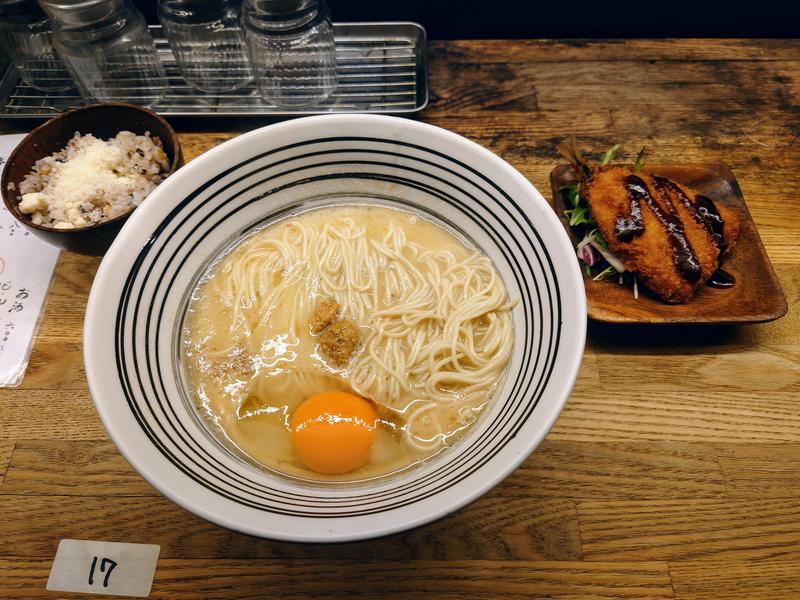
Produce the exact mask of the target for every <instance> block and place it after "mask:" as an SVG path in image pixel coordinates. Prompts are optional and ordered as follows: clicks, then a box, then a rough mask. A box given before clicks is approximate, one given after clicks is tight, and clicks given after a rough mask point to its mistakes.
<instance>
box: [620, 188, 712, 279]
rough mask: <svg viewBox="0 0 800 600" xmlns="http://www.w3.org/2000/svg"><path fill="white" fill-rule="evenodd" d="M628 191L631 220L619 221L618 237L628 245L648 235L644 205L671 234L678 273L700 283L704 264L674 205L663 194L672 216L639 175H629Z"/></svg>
mask: <svg viewBox="0 0 800 600" xmlns="http://www.w3.org/2000/svg"><path fill="white" fill-rule="evenodd" d="M625 188H626V189H627V190H628V196H629V197H630V200H631V216H630V217H628V218H625V217H622V216H620V217H617V220H616V223H615V224H614V233H615V234H616V236H617V239H619V240H620V241H621V242H627V241H630V240H631V239H633V238H634V237H636V236H639V235H642V234H643V233H644V219H643V218H642V206H641V203H642V201H644V203H645V204H647V207H648V208H649V209H650V212H652V213H653V216H655V218H656V219H657V220H658V222H659V223H661V226H662V227H663V228H664V231H666V233H667V238H668V239H669V243H670V246H672V260H673V262H674V263H675V266H676V267H677V269H678V273H680V275H681V276H682V277H683V278H684V279H686V281H697V280H698V279H700V276H701V275H702V274H703V273H702V269H701V268H700V263H699V261H698V260H697V256H696V255H695V253H694V250H693V249H692V246H691V244H690V243H689V240H688V239H687V238H686V232H685V231H684V229H683V223H681V220H680V218H679V217H678V214H677V213H676V212H675V209H674V207H673V206H672V202H670V200H669V197H668V196H666V195H665V194H661V191H660V190H659V193H660V194H661V196H662V199H663V200H664V204H665V205H666V208H667V210H668V212H665V211H664V210H662V209H661V207H660V206H659V205H658V204H657V203H656V201H655V200H654V199H653V197H652V196H651V195H650V192H649V191H648V189H647V184H646V183H645V182H644V180H643V179H642V178H641V177H637V176H636V175H628V176H627V177H625Z"/></svg>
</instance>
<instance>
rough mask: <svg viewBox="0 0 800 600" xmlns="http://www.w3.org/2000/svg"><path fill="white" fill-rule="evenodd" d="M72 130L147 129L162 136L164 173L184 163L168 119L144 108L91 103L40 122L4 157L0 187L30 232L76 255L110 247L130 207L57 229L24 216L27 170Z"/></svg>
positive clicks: (100, 133)
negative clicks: (22, 202) (21, 205)
mask: <svg viewBox="0 0 800 600" xmlns="http://www.w3.org/2000/svg"><path fill="white" fill-rule="evenodd" d="M76 131H78V132H80V133H81V134H84V135H85V134H87V133H91V134H92V135H94V136H95V137H97V138H101V139H105V140H107V139H109V138H112V137H114V136H115V135H117V134H118V133H119V132H120V131H131V132H133V133H136V134H139V135H142V134H144V133H145V132H146V131H149V132H150V134H151V135H152V136H154V137H158V138H159V139H160V140H161V143H162V145H163V147H164V152H165V153H166V155H167V159H168V161H169V170H168V172H167V175H171V174H172V173H174V172H175V171H176V170H177V169H178V168H180V167H181V166H182V165H183V153H182V152H181V147H180V144H179V142H178V136H177V135H176V134H175V131H174V130H173V129H172V127H171V126H170V124H169V123H167V122H166V121H165V120H164V119H163V118H161V117H160V116H158V115H157V114H155V113H154V112H152V111H149V110H147V109H146V108H142V107H141V106H135V105H133V104H123V103H108V104H93V105H91V106H85V107H82V108H76V109H74V110H70V111H67V112H65V113H63V114H60V115H58V116H57V117H53V118H52V119H50V120H49V121H47V122H45V123H43V124H42V125H39V127H37V128H36V129H34V130H33V131H31V132H30V133H29V134H28V135H27V136H26V137H25V138H24V139H23V140H22V141H21V142H20V144H19V145H18V146H17V147H16V148H15V149H14V151H13V152H12V153H11V156H9V157H8V161H7V162H6V166H5V170H4V171H3V177H2V180H0V190H2V195H3V201H4V202H5V204H6V207H7V208H8V211H9V212H10V213H11V214H12V215H14V218H16V219H17V220H18V221H19V222H20V223H22V224H23V225H24V226H25V227H27V228H28V229H29V230H30V231H31V232H32V233H34V234H35V235H37V236H38V237H40V238H42V239H43V240H46V241H48V242H50V243H51V244H54V245H56V246H61V247H62V248H65V249H67V250H70V251H72V252H78V253H80V254H92V255H101V254H104V253H105V251H106V250H108V247H109V246H110V245H111V242H113V241H114V238H115V237H116V235H117V233H118V232H119V230H120V229H121V228H122V225H123V224H124V223H125V220H126V219H127V218H128V217H129V216H130V214H131V212H133V210H134V209H131V210H130V211H128V212H127V213H125V214H123V215H119V216H118V217H115V218H113V219H109V220H108V221H103V222H102V223H97V224H96V225H87V226H86V227H76V228H75V229H55V228H53V227H47V226H44V225H34V224H33V223H32V222H31V220H30V219H29V218H28V216H27V215H25V214H23V213H22V212H20V210H19V206H18V205H19V202H20V194H19V185H20V182H21V181H22V180H23V179H24V178H25V176H26V175H27V174H28V173H30V171H31V169H32V168H33V165H34V163H35V162H36V161H37V160H39V159H41V158H44V157H45V156H49V155H51V154H53V153H54V152H58V151H59V150H62V149H63V148H64V147H65V146H66V145H67V142H69V140H70V139H71V138H72V137H73V136H74V135H75V132H76ZM9 184H13V188H14V189H13V190H9V188H8V186H9ZM145 202H146V200H145Z"/></svg>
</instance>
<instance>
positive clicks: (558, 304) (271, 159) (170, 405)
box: [84, 115, 586, 542]
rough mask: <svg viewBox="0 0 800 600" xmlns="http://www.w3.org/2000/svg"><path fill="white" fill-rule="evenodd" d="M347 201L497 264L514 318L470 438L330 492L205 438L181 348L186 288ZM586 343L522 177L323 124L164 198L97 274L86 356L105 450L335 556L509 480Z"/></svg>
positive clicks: (567, 278) (419, 134)
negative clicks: (406, 216)
mask: <svg viewBox="0 0 800 600" xmlns="http://www.w3.org/2000/svg"><path fill="white" fill-rule="evenodd" d="M348 202H362V203H363V202H369V203H380V204H385V205H388V206H395V207H398V208H404V209H407V210H412V211H415V212H418V213H420V214H421V215H422V216H425V217H427V218H431V219H433V220H435V221H439V222H441V223H443V224H445V225H446V226H450V227H452V228H454V229H456V230H458V231H460V232H461V233H462V234H463V235H465V236H467V237H468V238H470V239H471V240H472V242H473V243H475V244H476V245H478V246H479V247H480V248H481V249H482V250H483V251H484V252H485V253H486V254H487V255H488V256H489V257H490V258H491V259H492V260H493V262H494V263H495V266H496V267H497V268H498V270H499V272H500V274H501V275H502V277H503V279H504V281H505V283H506V286H507V288H508V290H509V294H510V295H511V296H512V297H513V298H518V299H519V304H518V305H517V306H516V308H515V309H514V312H513V319H514V328H515V345H514V353H513V356H512V359H511V364H510V367H509V370H508V373H507V375H506V377H505V380H504V383H503V384H502V387H501V389H500V391H499V392H498V394H497V395H496V397H495V399H494V401H493V402H492V404H491V407H490V409H489V410H488V412H487V414H485V415H484V416H483V417H482V418H481V419H480V421H479V422H478V423H477V424H476V425H475V426H473V428H472V429H471V430H470V432H469V434H468V435H466V436H465V437H464V438H463V439H462V440H461V441H460V442H459V443H458V444H456V445H455V446H454V447H453V448H450V449H448V450H447V451H446V452H443V453H441V454H440V455H439V456H438V457H437V458H436V459H435V460H432V461H430V462H428V463H426V464H424V465H422V466H421V467H419V468H417V469H414V470H410V471H408V472H406V473H404V474H401V475H399V476H396V477H394V478H387V479H382V480H378V481H376V482H373V483H366V484H360V485H330V486H325V485H318V484H310V483H303V482H299V481H296V480H291V479H288V478H286V477H283V476H280V475H278V474H275V473H271V472H269V471H267V470H264V469H259V468H256V467H255V466H253V465H252V464H250V463H249V462H248V461H246V460H243V459H242V458H241V457H239V456H237V455H236V454H235V453H234V452H233V451H231V450H229V449H227V448H225V447H224V446H223V445H222V444H221V443H220V442H219V441H218V440H217V439H216V437H215V436H214V435H212V434H211V433H210V432H209V430H208V428H206V427H205V426H204V425H203V423H202V421H201V419H199V417H198V415H197V412H196V411H195V410H194V408H193V407H192V405H191V401H190V400H189V399H188V394H187V392H186V389H185V385H184V383H183V379H182V375H181V369H180V364H179V358H178V344H177V334H178V331H179V328H180V324H181V321H182V318H183V314H184V309H185V304H186V298H187V293H188V290H190V289H191V288H192V286H193V285H194V283H195V282H196V280H197V278H198V276H199V274H200V273H202V271H203V270H204V269H205V268H206V266H207V265H208V263H209V261H210V260H211V259H212V258H213V257H214V256H217V255H218V254H219V252H220V251H221V250H222V249H223V248H225V247H227V246H229V245H230V243H231V242H232V240H235V239H236V238H237V237H240V236H241V235H242V234H243V233H244V232H246V231H248V230H250V229H252V228H253V227H257V226H260V225H263V223H265V222H267V221H269V220H272V219H277V218H282V217H285V216H287V215H291V214H294V213H297V212H298V211H302V210H307V209H309V208H314V207H317V206H326V205H338V204H342V203H348ZM585 333H586V304H585V295H584V289H583V280H582V277H581V275H580V272H579V269H578V266H577V261H576V260H575V256H574V250H573V248H572V245H571V244H570V242H569V240H568V238H567V236H566V234H565V233H564V230H563V228H562V227H561V225H560V224H559V222H558V220H557V219H556V217H555V215H554V214H553V212H552V211H551V210H550V208H549V206H548V205H547V203H546V202H545V200H544V198H543V197H542V196H541V194H540V193H539V192H538V191H537V190H536V188H534V187H533V186H532V185H531V184H530V183H529V182H528V181H527V180H526V179H525V178H524V177H523V176H522V175H521V174H520V173H519V172H517V171H516V170H515V169H513V168H512V167H511V166H510V165H508V164H507V163H506V162H505V161H503V160H501V159H500V158H498V157H497V156H495V155H494V154H492V153H491V152H489V151H488V150H486V149H484V148H482V147H480V146H478V145H477V144H475V143H473V142H470V141H469V140H467V139H465V138H463V137H461V136H458V135H456V134H454V133H451V132H448V131H445V130H443V129H440V128H438V127H433V126H431V125H426V124H422V123H417V122H414V121H409V120H405V119H399V118H395V117H385V116H374V115H332V116H320V117H308V118H304V119H297V120H294V121H289V122H286V123H280V124H277V125H272V126H269V127H264V128H262V129H258V130H256V131H253V132H250V133H248V134H245V135H242V136H240V137H238V138H236V139H234V140H231V141H229V142H226V143H224V144H222V145H220V146H218V147H216V148H214V149H213V150H211V151H209V152H207V153H206V154H204V155H202V156H200V157H199V158H197V159H195V160H194V161H192V162H191V163H190V164H188V165H187V166H185V167H184V168H182V169H181V170H180V171H178V172H177V173H175V174H174V175H172V176H171V177H170V178H169V179H168V180H167V181H165V182H164V183H163V184H161V186H159V187H158V188H157V189H156V190H155V191H154V192H153V194H151V196H150V197H149V198H148V199H147V201H146V202H145V203H144V204H143V205H142V206H141V207H139V208H138V209H137V210H136V211H135V212H134V214H133V215H132V216H131V218H130V219H129V221H128V222H127V224H126V225H125V227H124V228H123V229H122V231H121V232H120V234H119V236H118V237H117V239H116V241H115V242H114V244H113V246H112V247H111V249H110V250H109V251H108V253H107V254H106V256H105V258H104V260H103V262H102V264H101V265H100V268H99V270H98V272H97V276H96V278H95V281H94V285H93V286H92V291H91V294H90V297H89V303H88V307H87V312H86V322H85V329H84V356H85V364H86V373H87V377H88V380H89V386H90V389H91V392H92V397H93V398H94V402H95V406H96V408H97V412H98V413H99V415H100V417H101V419H102V421H103V424H104V425H105V427H106V429H107V430H108V433H109V435H110V436H111V438H112V439H113V441H114V442H115V444H116V445H117V447H118V448H119V450H120V451H121V452H122V454H123V455H124V456H125V458H126V459H127V460H128V462H130V463H131V465H133V466H134V467H135V468H136V469H137V470H138V471H139V473H141V474H142V476H144V477H145V478H146V479H147V480H148V481H149V482H150V483H152V484H153V485H154V486H155V487H156V488H157V489H158V490H160V491H161V492H162V493H163V494H165V495H166V496H168V497H169V498H171V499H172V500H174V501H176V502H177V503H179V504H181V505H182V506H184V507H185V508H187V509H188V510H190V511H192V512H194V513H196V514H198V515H200V516H201V517H204V518H206V519H208V520H210V521H213V522H215V523H218V524H220V525H223V526H225V527H229V528H232V529H236V530H239V531H243V532H246V533H249V534H253V535H258V536H263V537H269V538H274V539H282V540H293V541H307V542H331V541H346V540H355V539H363V538H368V537H375V536H380V535H386V534H389V533H392V532H396V531H399V530H403V529H408V528H410V527H414V526H417V525H421V524H423V523H426V522H429V521H431V520H433V519H436V518H438V517H441V516H443V515H445V514H448V513H450V512H453V511H454V510H456V509H458V508H459V507H461V506H463V505H464V504H466V503H468V502H470V501H471V500H474V499H475V498H477V497H478V496H479V495H481V494H483V493H484V492H486V491H487V490H488V489H490V488H491V487H492V486H494V485H495V484H497V483H498V482H499V481H501V480H502V479H503V477H505V476H506V475H508V474H509V473H510V472H511V471H513V470H514V469H515V468H516V467H517V466H518V465H519V464H520V463H521V462H522V461H523V460H524V459H525V458H526V457H527V456H528V455H529V454H530V453H531V452H532V451H533V449H534V448H535V447H536V446H537V445H538V443H539V442H540V441H541V440H542V438H543V437H544V435H545V434H546V433H547V431H548V430H549V429H550V427H551V426H552V425H553V423H554V422H555V420H556V418H557V417H558V414H559V412H560V411H561V409H562V408H563V406H564V404H565V402H566V399H567V397H568V395H569V392H570V390H571V388H572V385H573V383H574V381H575V378H576V376H577V372H578V368H579V366H580V361H581V357H582V355H583V344H584V338H585Z"/></svg>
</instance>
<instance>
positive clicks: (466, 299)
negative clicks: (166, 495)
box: [182, 205, 513, 481]
mask: <svg viewBox="0 0 800 600" xmlns="http://www.w3.org/2000/svg"><path fill="white" fill-rule="evenodd" d="M511 307H512V304H511V303H510V302H509V299H508V297H507V294H506V290H505V288H504V286H503V283H502V280H501V278H500V276H499V274H498V273H497V271H496V270H495V268H494V266H493V265H492V263H491V261H490V260H489V259H488V258H486V257H485V256H483V255H482V254H481V253H480V252H479V251H477V250H475V249H474V248H470V247H468V246H465V245H464V244H463V243H462V242H461V240H459V239H458V238H457V237H455V236H454V235H452V234H451V233H449V232H448V231H446V230H445V229H443V228H441V227H439V226H438V225H436V224H434V223H432V222H430V221H427V220H425V219H422V218H420V217H418V216H415V215H413V214H411V213H408V212H405V211H400V210H396V209H392V208H387V207H382V206H365V205H351V206H343V207H326V208H320V209H315V210H310V211H308V212H305V213H302V214H300V215H298V216H294V217H292V218H290V219H285V220H282V221H279V222H276V223H273V224H271V225H268V226H267V227H265V228H264V229H262V230H260V231H258V232H256V233H255V234H253V235H251V236H249V237H247V238H246V239H245V240H244V241H242V242H241V243H240V244H239V245H238V246H237V247H236V248H234V249H233V250H232V251H231V252H229V253H228V254H226V255H225V256H223V257H222V258H221V260H219V261H218V262H216V263H215V264H214V265H212V267H211V268H210V269H209V271H208V273H207V274H206V275H205V276H204V277H203V278H202V280H201V281H200V283H199V284H198V286H197V288H196V289H195V290H194V293H193V296H192V299H191V301H190V303H189V307H188V311H187V315H186V319H185V321H184V329H183V332H182V335H183V362H184V365H185V373H186V379H187V382H188V385H189V387H190V391H191V393H192V395H193V399H194V400H195V402H196V404H197V406H198V408H199V410H200V412H201V414H203V415H204V416H205V417H206V418H207V420H208V421H209V422H210V424H211V426H212V429H215V430H216V433H218V434H222V435H224V437H226V438H227V439H228V440H230V441H231V442H233V443H234V444H235V445H236V446H237V447H238V448H239V449H241V450H242V451H243V452H245V453H246V454H247V455H249V456H250V457H251V458H253V459H255V460H256V461H258V462H259V463H261V464H263V465H265V466H267V467H269V468H272V469H275V470H277V471H280V472H282V473H285V474H287V475H292V476H298V477H303V478H307V479H315V480H341V481H355V480H361V479H367V478H371V477H377V476H381V475H386V474H389V473H393V472H396V471H399V470H401V469H404V468H407V467H409V466H411V465H413V464H415V463H418V462H419V461H422V460H424V459H425V458H427V457H429V456H432V455H433V454H435V453H437V452H438V451H440V450H442V449H443V448H445V447H447V446H448V445H450V444H452V443H453V442H454V441H455V440H456V439H457V438H458V437H459V436H460V435H461V434H463V432H464V431H465V430H466V429H467V428H468V427H469V426H470V425H471V424H472V423H473V422H474V421H475V420H476V418H477V417H478V415H479V414H480V413H481V411H482V410H484V408H485V407H486V406H487V404H488V403H489V402H490V401H491V398H492V395H493V393H494V391H495V389H496V387H497V385H498V382H499V380H500V378H501V376H502V374H503V372H504V370H505V368H506V366H507V364H508V360H509V357H510V354H511V350H512V344H513V332H512V319H511ZM301 415H302V418H301Z"/></svg>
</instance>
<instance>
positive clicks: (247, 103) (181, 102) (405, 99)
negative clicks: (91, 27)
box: [0, 23, 428, 118]
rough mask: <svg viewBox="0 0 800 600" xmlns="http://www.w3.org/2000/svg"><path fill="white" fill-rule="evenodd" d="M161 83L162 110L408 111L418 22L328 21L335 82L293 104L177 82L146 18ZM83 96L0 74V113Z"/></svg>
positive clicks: (420, 35) (418, 101)
mask: <svg viewBox="0 0 800 600" xmlns="http://www.w3.org/2000/svg"><path fill="white" fill-rule="evenodd" d="M150 32H151V33H152V35H153V38H154V39H155V42H156V49H157V51H158V56H159V58H160V59H161V62H162V64H163V65H164V68H165V70H166V73H167V79H168V80H169V90H168V91H167V93H166V94H165V95H164V97H163V99H162V100H160V101H159V102H158V103H157V104H155V105H154V106H153V107H151V108H152V109H153V110H155V111H156V112H157V113H159V114H160V115H164V116H187V117H223V116H254V115H260V116H270V115H273V116H288V115H302V114H320V113H341V112H362V113H409V112H415V111H418V110H422V109H423V108H424V107H425V106H426V104H427V103H428V74H427V70H428V66H427V54H426V37H425V29H424V28H423V27H422V26H421V25H418V24H416V23H335V24H334V39H335V41H336V66H337V71H338V73H339V84H338V87H337V89H336V91H335V92H334V93H333V94H332V95H331V97H330V98H328V99H327V100H326V101H325V102H323V103H321V104H318V105H316V106H311V107H303V108H298V109H291V110H288V109H285V108H279V107H276V106H274V105H271V104H269V103H268V102H267V101H265V100H264V99H263V98H262V97H261V96H260V94H259V93H258V90H257V89H256V86H255V84H254V83H250V84H248V85H247V86H246V87H244V88H242V89H240V90H235V91H234V92H228V93H224V94H209V93H206V92H200V91H198V90H196V89H194V88H193V87H191V86H190V85H188V84H187V83H186V81H184V79H183V78H182V77H181V75H180V72H179V71H178V67H177V64H176V63H175V57H174V56H173V54H172V51H171V50H170V48H169V45H168V44H167V41H166V39H165V38H164V35H163V32H162V30H161V27H160V26H158V25H151V26H150ZM81 104H83V100H82V99H81V97H80V96H79V95H78V92H77V90H75V89H74V88H73V89H69V90H67V91H64V92H42V91H39V90H37V89H34V88H32V87H30V86H29V85H27V84H26V83H25V82H24V81H22V79H20V77H19V74H18V73H17V70H16V69H15V68H14V67H13V66H9V67H8V69H7V70H6V72H5V74H4V75H3V77H2V79H0V107H1V108H0V118H49V117H52V116H53V115H56V114H58V113H60V112H63V111H65V110H67V109H69V108H73V107H75V106H80V105H81Z"/></svg>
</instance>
